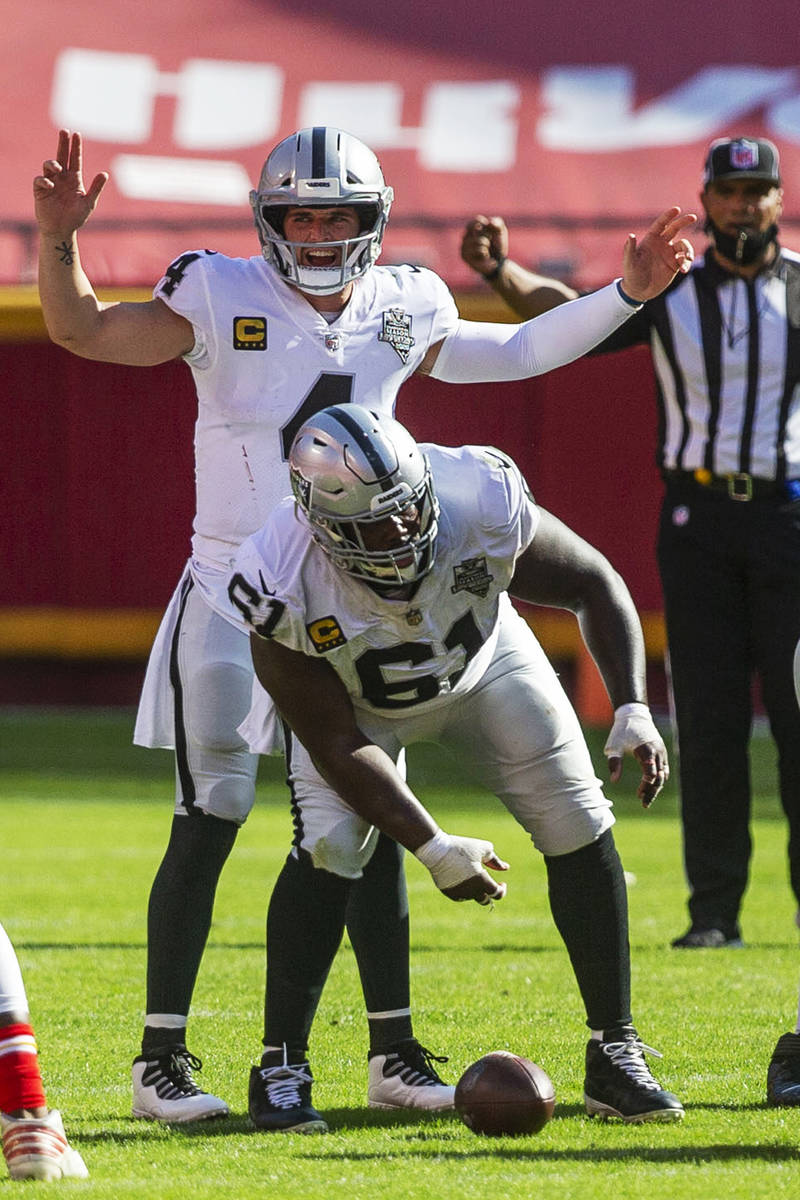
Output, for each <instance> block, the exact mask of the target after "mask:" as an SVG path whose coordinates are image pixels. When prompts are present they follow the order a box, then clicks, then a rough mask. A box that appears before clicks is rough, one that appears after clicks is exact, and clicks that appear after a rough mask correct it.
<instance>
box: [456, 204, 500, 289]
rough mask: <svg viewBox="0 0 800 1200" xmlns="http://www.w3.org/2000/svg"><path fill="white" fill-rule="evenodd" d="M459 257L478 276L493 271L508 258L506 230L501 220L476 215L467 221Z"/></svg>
mask: <svg viewBox="0 0 800 1200" xmlns="http://www.w3.org/2000/svg"><path fill="white" fill-rule="evenodd" d="M461 257H462V258H463V260H464V262H465V263H467V265H468V266H470V267H472V269H473V271H477V272H478V274H479V275H486V274H487V272H489V271H493V270H494V268H495V267H496V266H497V264H498V263H499V262H501V261H502V260H503V259H504V258H507V257H508V229H507V228H506V223H505V221H504V220H503V218H502V217H484V216H483V215H482V214H478V216H475V217H473V218H472V220H471V221H468V222H467V226H466V228H465V230H464V235H463V237H462V239H461Z"/></svg>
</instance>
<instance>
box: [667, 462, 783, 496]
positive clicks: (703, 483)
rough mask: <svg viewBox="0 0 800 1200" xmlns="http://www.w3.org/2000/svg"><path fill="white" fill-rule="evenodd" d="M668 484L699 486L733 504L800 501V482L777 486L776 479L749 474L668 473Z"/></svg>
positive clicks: (702, 468) (701, 470)
mask: <svg viewBox="0 0 800 1200" xmlns="http://www.w3.org/2000/svg"><path fill="white" fill-rule="evenodd" d="M664 478H665V479H666V480H668V481H669V480H675V481H676V482H684V483H693V484H698V485H699V486H700V487H702V488H706V489H708V491H710V492H722V493H723V494H724V495H726V496H727V497H728V498H729V499H730V500H741V501H744V502H745V503H746V502H747V501H748V500H755V499H758V498H759V497H762V496H777V497H780V498H781V499H783V500H799V499H800V479H787V480H786V481H785V482H784V483H777V482H776V481H775V480H774V479H761V478H759V477H758V476H756V475H748V473H747V472H746V471H731V472H730V473H729V474H727V475H713V474H712V473H711V471H707V470H706V469H705V467H698V469H697V470H696V471H669V470H667V471H665V472H664Z"/></svg>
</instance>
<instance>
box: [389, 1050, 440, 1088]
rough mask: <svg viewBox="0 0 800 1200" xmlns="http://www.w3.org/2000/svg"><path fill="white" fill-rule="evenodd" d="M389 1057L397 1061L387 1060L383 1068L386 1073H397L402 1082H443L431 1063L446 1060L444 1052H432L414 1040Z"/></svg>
mask: <svg viewBox="0 0 800 1200" xmlns="http://www.w3.org/2000/svg"><path fill="white" fill-rule="evenodd" d="M390 1057H394V1058H396V1060H397V1061H396V1062H394V1063H391V1064H390V1063H389V1062H388V1061H387V1063H386V1067H385V1068H384V1074H386V1075H399V1076H400V1078H401V1079H402V1080H403V1082H404V1083H425V1084H435V1083H443V1080H442V1079H441V1078H440V1077H439V1074H438V1072H437V1071H436V1068H435V1067H434V1066H433V1064H434V1063H435V1062H437V1063H446V1062H448V1058H447V1055H446V1054H434V1053H433V1052H432V1051H431V1050H428V1049H427V1048H426V1047H425V1046H421V1045H420V1044H419V1042H416V1043H415V1044H413V1045H411V1046H409V1047H408V1049H403V1050H397V1051H395V1052H394V1054H393V1055H392V1056H390Z"/></svg>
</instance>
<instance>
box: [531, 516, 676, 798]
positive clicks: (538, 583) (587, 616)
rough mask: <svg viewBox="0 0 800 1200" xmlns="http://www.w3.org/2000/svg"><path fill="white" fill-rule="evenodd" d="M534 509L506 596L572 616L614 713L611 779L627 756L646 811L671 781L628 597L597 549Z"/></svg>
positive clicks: (639, 634)
mask: <svg viewBox="0 0 800 1200" xmlns="http://www.w3.org/2000/svg"><path fill="white" fill-rule="evenodd" d="M539 511H540V514H541V516H540V522H539V525H538V527H537V529H536V536H535V537H534V539H533V541H532V542H531V544H530V546H528V548H527V549H526V550H525V551H524V552H523V553H522V554H521V555H520V557H519V559H518V560H517V565H516V569H515V571H514V578H513V579H512V581H511V585H510V587H509V591H510V593H511V595H512V596H516V597H518V598H519V599H520V600H525V601H527V602H528V603H529V604H544V605H548V606H550V607H553V608H565V609H568V610H569V611H571V612H574V613H575V615H576V617H577V618H578V623H579V625H580V630H581V636H582V637H583V640H584V642H585V643H586V646H587V648H588V650H589V653H590V654H591V656H592V658H593V659H594V661H595V662H596V664H597V668H598V670H599V672H600V675H601V677H602V680H603V683H604V684H605V687H606V691H607V692H608V695H609V698H610V700H611V703H612V705H613V707H614V710H615V722H614V728H613V729H612V733H611V736H610V737H609V740H608V743H607V745H606V754H607V756H608V760H609V769H610V772H611V778H612V780H614V781H616V780H617V779H619V777H620V774H621V771H622V755H623V752H624V751H625V750H628V751H630V752H631V753H633V755H634V756H635V758H636V759H637V761H638V762H639V764H640V766H641V768H642V780H641V783H640V785H639V790H638V795H639V798H640V799H641V801H642V804H643V805H644V806H645V808H647V807H649V805H650V804H652V802H653V800H654V799H655V798H656V796H657V795H658V793H659V792H660V791H661V789H662V787H663V786H664V783H665V782H666V780H667V779H668V778H669V765H668V762H667V752H666V747H665V746H664V742H663V740H662V738H661V736H660V735H659V733H658V731H657V730H656V727H655V725H654V724H653V722H652V719H651V718H650V714H649V710H648V708H647V688H646V682H645V678H646V676H645V670H646V658H645V648H644V637H643V635H642V627H641V623H640V621H639V617H638V614H637V612H636V608H635V606H634V603H633V600H632V598H631V594H630V592H629V591H628V589H627V587H626V586H625V583H624V581H623V579H622V578H621V576H620V575H619V574H618V573H617V572H616V571H615V570H614V568H613V567H612V566H611V564H610V562H609V561H608V559H607V558H606V557H605V556H604V555H602V554H601V553H600V551H599V550H595V549H594V547H593V546H590V545H589V543H588V542H585V541H584V540H583V538H581V537H579V536H578V535H577V534H576V533H574V532H573V531H572V530H571V529H569V528H568V527H567V526H566V525H564V524H563V522H562V521H559V520H558V518H557V517H554V516H553V515H552V514H551V513H549V512H547V511H545V510H544V509H540V510H539Z"/></svg>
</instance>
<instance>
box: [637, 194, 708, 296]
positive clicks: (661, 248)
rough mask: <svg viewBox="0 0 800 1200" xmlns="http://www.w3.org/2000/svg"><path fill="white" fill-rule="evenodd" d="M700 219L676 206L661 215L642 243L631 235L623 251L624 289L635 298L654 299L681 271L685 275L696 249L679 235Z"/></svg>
mask: <svg viewBox="0 0 800 1200" xmlns="http://www.w3.org/2000/svg"><path fill="white" fill-rule="evenodd" d="M696 220H697V215H696V214H695V213H684V212H682V211H681V209H680V208H679V207H678V206H677V204H676V205H673V207H672V208H668V209H666V210H665V211H664V212H663V213H662V214H661V216H660V217H657V218H656V219H655V221H653V224H652V225H651V226H650V228H649V229H648V231H647V233H646V234H645V235H644V237H643V238H642V240H641V242H638V241H637V239H636V235H635V234H633V233H630V234H628V238H627V240H626V242H625V246H624V249H623V252H622V288H623V291H624V292H625V293H626V294H627V295H628V296H630V297H631V298H632V299H633V300H651V299H652V298H653V296H658V295H659V293H661V292H663V290H664V288H665V287H667V286H668V285H669V284H670V283H671V282H672V280H673V279H674V278H675V276H676V275H677V274H678V272H681V274H685V273H686V272H687V271H688V270H689V268H690V267H691V265H692V262H693V261H694V248H693V246H692V244H691V242H689V241H688V240H687V239H686V238H684V237H680V236H679V235H680V234H681V233H682V232H683V230H685V229H688V228H689V226H690V225H693V224H694V223H695V221H696Z"/></svg>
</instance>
